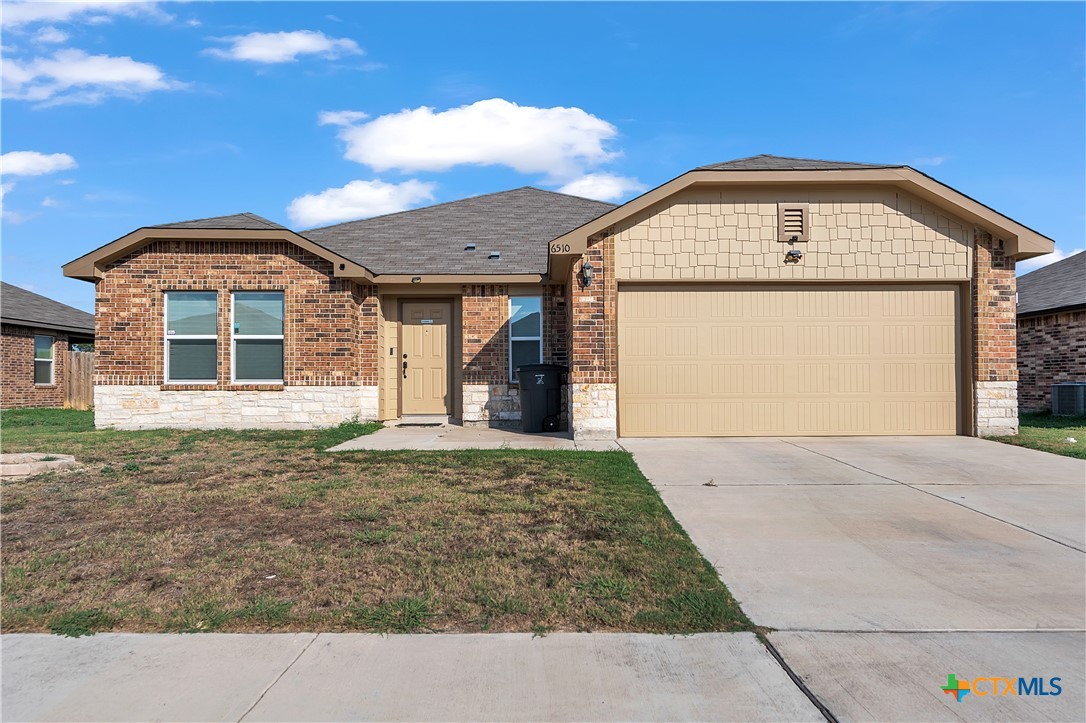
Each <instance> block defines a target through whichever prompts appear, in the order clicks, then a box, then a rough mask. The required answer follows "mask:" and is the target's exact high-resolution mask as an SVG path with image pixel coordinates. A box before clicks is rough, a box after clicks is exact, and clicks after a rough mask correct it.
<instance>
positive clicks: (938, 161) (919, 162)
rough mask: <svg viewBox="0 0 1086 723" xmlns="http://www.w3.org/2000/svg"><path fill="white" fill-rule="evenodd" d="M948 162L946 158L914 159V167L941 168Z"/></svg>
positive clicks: (928, 157)
mask: <svg viewBox="0 0 1086 723" xmlns="http://www.w3.org/2000/svg"><path fill="white" fill-rule="evenodd" d="M944 161H946V156H927V157H925V158H914V159H913V165H914V166H941V165H943V162H944Z"/></svg>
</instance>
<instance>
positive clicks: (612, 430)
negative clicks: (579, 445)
mask: <svg viewBox="0 0 1086 723" xmlns="http://www.w3.org/2000/svg"><path fill="white" fill-rule="evenodd" d="M566 390H567V392H566V393H567V394H568V396H569V403H568V407H569V416H570V428H571V431H572V432H573V438H574V439H584V440H591V439H615V438H616V437H617V436H618V389H617V386H616V385H615V384H570V385H568V386H567V387H566Z"/></svg>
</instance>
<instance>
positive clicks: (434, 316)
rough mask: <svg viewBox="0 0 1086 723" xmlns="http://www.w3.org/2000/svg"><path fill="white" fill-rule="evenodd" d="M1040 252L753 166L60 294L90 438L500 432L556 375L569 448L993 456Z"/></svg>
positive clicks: (964, 221) (492, 197) (321, 235)
mask: <svg viewBox="0 0 1086 723" xmlns="http://www.w3.org/2000/svg"><path fill="white" fill-rule="evenodd" d="M1052 248H1053V242H1052V241H1051V240H1050V239H1048V238H1046V237H1044V236H1042V235H1040V234H1038V233H1037V232H1035V231H1032V230H1030V229H1029V228H1026V227H1025V226H1023V225H1021V224H1019V223H1017V222H1016V221H1013V220H1012V219H1010V218H1007V217H1006V216H1004V215H1002V214H1000V213H998V212H996V211H994V210H992V209H990V208H988V207H987V206H984V205H982V204H980V203H978V202H976V201H974V200H973V199H971V198H969V197H967V196H965V195H963V194H961V193H959V192H957V191H955V190H954V189H951V188H949V187H948V186H945V185H943V184H941V183H939V182H938V181H935V180H934V179H931V178H929V177H928V176H926V175H924V174H922V173H920V172H918V171H916V170H914V169H912V168H909V167H907V166H882V165H870V164H860V163H837V162H827V161H814V160H805V159H790V158H778V157H774V156H757V157H754V158H749V159H741V160H738V161H731V162H728V163H722V164H717V165H712V166H704V167H701V168H698V169H694V170H692V171H689V172H687V173H684V174H683V175H681V176H679V177H678V178H675V179H673V180H672V181H669V182H668V183H665V184H664V185H662V186H660V187H658V188H656V189H654V190H652V191H650V192H648V193H646V194H644V195H642V196H640V197H638V198H636V199H634V200H632V201H630V202H628V203H626V204H624V205H621V206H612V205H610V204H605V203H600V202H597V201H591V200H587V199H583V198H576V197H573V196H567V195H563V194H558V193H552V192H548V191H541V190H538V189H534V188H521V189H516V190H513V191H506V192H502V193H494V194H489V195H485V196H478V197H475V198H468V199H464V200H462V201H455V202H452V203H445V204H439V205H436V206H431V207H428V208H421V209H417V210H413V211H405V212H402V213H397V214H391V215H388V216H382V217H378V218H371V219H367V220H363V221H355V222H350V223H344V224H338V225H335V226H330V227H327V228H320V229H312V230H308V231H300V232H295V231H291V230H289V229H286V228H284V227H282V226H279V225H277V224H274V223H271V222H269V221H266V220H264V219H261V218H259V217H256V216H253V215H251V214H240V215H236V216H227V217H219V218H210V219H203V220H198V221H190V222H184V223H176V224H168V225H165V226H154V227H145V228H141V229H138V230H136V231H134V232H132V233H131V234H129V235H127V236H125V237H123V238H121V239H118V240H116V241H114V242H112V243H110V244H107V245H105V246H103V247H101V248H99V249H98V250H96V251H93V252H91V253H89V254H87V255H85V256H83V257H81V258H79V259H76V260H75V261H72V262H71V263H69V264H67V265H66V266H65V267H64V273H65V274H66V275H67V276H70V277H74V278H80V279H85V280H87V281H92V282H94V284H95V286H96V293H97V334H98V335H97V343H96V354H97V358H96V364H97V367H96V369H97V371H96V374H97V377H96V395H95V399H96V420H97V423H98V424H99V425H100V426H112V427H124V428H135V427H156V426H186V427H219V426H242V427H270V426H275V427H302V426H311V425H323V424H334V423H336V422H339V421H341V420H343V419H347V418H351V417H356V416H357V417H359V418H365V419H380V420H390V419H397V418H402V417H409V416H412V415H447V416H448V417H450V418H451V419H452V420H456V421H461V422H463V423H464V424H505V423H512V422H515V420H516V419H517V418H518V417H519V408H518V401H517V399H518V397H517V388H516V384H517V379H516V374H515V368H516V367H517V366H518V365H520V364H523V363H528V362H538V361H553V362H557V363H560V364H563V365H565V366H567V367H568V370H569V373H568V378H567V381H568V384H567V387H566V389H567V394H566V417H567V419H566V422H567V424H568V427H569V428H570V430H571V431H572V432H573V434H574V436H575V437H579V438H585V437H614V436H616V435H626V436H681V435H784V434H787V435H819V434H979V435H989V434H1007V433H1013V432H1014V431H1015V430H1016V428H1017V407H1016V403H1015V395H1016V384H1017V368H1016V365H1015V336H1014V333H1015V318H1014V317H1015V308H1014V295H1015V278H1014V265H1015V260H1016V259H1022V258H1029V257H1032V256H1037V255H1040V254H1044V253H1048V252H1050V251H1051V250H1052Z"/></svg>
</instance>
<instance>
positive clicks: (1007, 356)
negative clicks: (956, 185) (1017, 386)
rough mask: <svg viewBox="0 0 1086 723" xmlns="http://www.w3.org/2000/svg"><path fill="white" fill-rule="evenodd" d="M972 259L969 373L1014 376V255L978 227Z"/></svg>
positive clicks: (981, 378) (981, 377)
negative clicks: (970, 366) (1011, 255)
mask: <svg viewBox="0 0 1086 723" xmlns="http://www.w3.org/2000/svg"><path fill="white" fill-rule="evenodd" d="M974 239H975V244H974V261H973V274H974V277H973V325H974V326H973V365H974V366H973V374H974V377H973V378H974V380H975V381H978V382H1013V381H1017V380H1018V367H1017V365H1016V363H1015V358H1016V355H1017V349H1016V346H1015V327H1016V313H1015V299H1014V295H1015V289H1016V282H1015V277H1014V259H1013V258H1010V257H1008V256H1006V255H1005V254H1004V253H1003V250H1002V249H1000V248H999V244H1000V242H999V241H998V240H997V239H993V238H992V236H991V234H989V233H986V232H984V231H980V230H978V231H977V232H976V235H975V237H974Z"/></svg>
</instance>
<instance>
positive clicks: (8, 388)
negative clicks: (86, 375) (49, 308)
mask: <svg viewBox="0 0 1086 723" xmlns="http://www.w3.org/2000/svg"><path fill="white" fill-rule="evenodd" d="M36 334H46V335H48V336H51V337H53V381H54V383H53V384H35V383H34V336H35V335H36ZM67 349H68V335H67V334H65V333H64V332H60V331H48V330H45V329H42V330H35V329H33V328H31V327H26V326H16V325H9V324H4V325H3V328H2V330H0V408H3V409H14V408H18V407H63V406H64V373H65V366H64V363H65V361H66V357H65V352H66V351H67Z"/></svg>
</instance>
